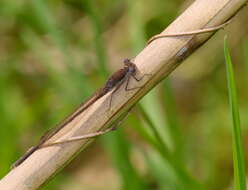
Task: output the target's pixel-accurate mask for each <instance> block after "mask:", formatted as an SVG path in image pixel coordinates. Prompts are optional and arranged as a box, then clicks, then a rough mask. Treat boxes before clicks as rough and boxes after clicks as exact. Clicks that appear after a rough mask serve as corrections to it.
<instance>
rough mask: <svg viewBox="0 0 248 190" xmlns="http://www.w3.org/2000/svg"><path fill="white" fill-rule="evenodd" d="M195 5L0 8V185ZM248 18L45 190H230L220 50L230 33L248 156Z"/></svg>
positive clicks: (108, 0)
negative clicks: (15, 164) (0, 180)
mask: <svg viewBox="0 0 248 190" xmlns="http://www.w3.org/2000/svg"><path fill="white" fill-rule="evenodd" d="M189 4H190V2H187V4H186V3H185V2H184V1H182V0H176V1H175V0H174V1H172V0H171V1H169V0H167V1H162V0H153V1H152V0H132V1H131V0H126V1H121V0H115V1H114V0H97V1H91V0H62V1H58V0H55V1H49V0H33V1H21V0H1V2H0V34H1V35H0V42H1V43H0V118H1V127H0V141H1V143H0V152H1V156H0V175H1V177H3V176H4V175H5V174H6V173H7V172H8V170H9V167H10V165H11V164H12V163H13V162H14V161H15V160H16V159H18V157H19V156H21V155H22V154H23V153H24V152H25V151H26V150H27V149H28V148H29V147H30V146H32V145H34V144H35V143H36V142H37V141H38V139H39V137H40V136H41V135H42V134H43V133H44V132H45V131H46V130H47V129H48V128H51V127H52V126H54V125H55V124H56V123H58V122H59V121H60V120H62V119H63V118H64V117H65V116H66V115H68V114H69V113H70V112H71V111H72V110H73V108H74V107H75V106H76V105H78V104H79V103H80V102H81V101H83V100H84V99H85V98H86V97H88V96H89V95H90V94H91V93H93V92H94V90H95V89H97V88H99V87H100V86H101V85H102V84H103V83H104V81H105V79H106V78H107V76H108V74H109V73H110V72H112V71H114V70H116V69H118V68H120V67H122V60H123V59H124V58H126V57H129V58H132V57H134V56H135V55H136V53H137V52H139V51H140V50H142V48H143V47H144V46H145V42H146V40H147V39H148V38H149V37H151V36H152V35H154V34H157V33H159V32H161V30H163V28H165V27H166V26H167V25H168V24H169V23H170V22H172V21H173V19H174V18H176V16H177V15H178V14H180V12H182V11H183V10H184V9H185V8H186V7H187V6H188V5H189ZM247 16H248V12H247V8H244V10H243V11H241V12H240V14H239V15H238V16H236V17H235V19H234V21H233V23H232V24H230V26H228V27H227V28H226V29H225V30H224V31H220V32H218V33H217V34H216V35H215V36H214V37H213V38H212V39H211V40H209V41H208V42H207V44H205V45H204V46H203V47H202V48H200V49H199V50H198V51H197V52H196V53H195V54H194V55H192V56H191V57H190V58H188V59H187V60H186V61H185V62H184V63H183V64H182V65H181V66H180V67H179V68H178V69H177V70H176V71H174V72H173V74H172V75H171V76H170V77H169V80H166V81H164V82H162V84H161V85H159V86H157V87H156V89H154V90H153V91H152V92H151V93H150V94H149V95H148V96H146V97H145V98H144V100H142V103H141V106H139V107H137V109H136V110H135V111H134V112H133V113H132V114H131V115H130V117H129V119H128V120H127V121H126V122H124V124H123V125H124V126H122V127H121V128H120V130H118V131H117V132H114V133H113V134H109V135H106V137H104V138H101V140H99V141H97V143H94V144H92V145H91V146H90V147H89V148H88V149H87V150H85V151H84V152H82V153H81V154H80V155H79V156H78V157H77V158H76V159H75V160H74V161H72V163H71V164H70V165H69V166H67V167H66V168H65V169H64V170H63V171H62V172H60V173H59V174H58V175H57V176H56V177H55V178H54V179H53V180H52V181H51V182H49V184H47V185H46V186H44V187H43V189H53V190H54V189H60V190H61V189H62V190H66V189H70V190H77V189H82V188H84V189H97V190H101V189H128V190H130V189H135V190H136V189H172V190H173V189H211V190H215V189H216V190H220V189H228V188H230V187H231V186H232V185H233V171H232V128H231V124H232V122H231V119H230V115H229V108H228V96H227V87H226V79H225V65H224V56H223V51H222V49H223V48H222V46H223V44H222V42H223V36H224V34H225V33H228V35H229V39H230V47H231V49H232V52H233V54H232V58H233V62H234V63H235V65H234V72H235V76H236V84H237V90H238V95H239V103H240V104H239V106H240V114H241V126H242V127H243V131H242V134H243V137H244V145H245V149H247V145H248V136H247V125H248V119H247V117H246V115H247V114H248V109H247V108H248V103H247V96H248V92H247V88H246V86H247V82H248V78H247V73H248V36H247V31H248V25H247V24H245V23H246V22H247ZM245 154H246V152H245ZM245 156H246V157H245V158H246V160H247V154H246V155H245Z"/></svg>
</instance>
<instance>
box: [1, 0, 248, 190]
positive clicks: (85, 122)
mask: <svg viewBox="0 0 248 190" xmlns="http://www.w3.org/2000/svg"><path fill="white" fill-rule="evenodd" d="M246 3H247V0H208V1H206V0H196V1H194V3H193V4H192V5H191V6H190V7H189V8H188V9H187V10H185V12H183V13H182V14H181V15H180V16H179V17H178V18H177V19H176V20H175V21H174V22H173V23H172V24H170V26H169V27H167V29H166V30H165V31H164V32H163V33H162V34H167V33H171V34H172V33H179V32H182V31H194V30H199V29H203V28H210V27H213V26H218V25H220V24H222V23H224V22H226V21H227V20H229V19H230V18H231V17H233V16H234V15H235V14H236V13H237V12H238V11H239V9H240V8H241V7H242V6H244V5H245V4H246ZM211 35H212V33H211V34H209V33H206V34H201V35H193V36H187V37H176V38H175V37H173V38H163V40H156V41H153V43H151V44H149V45H148V46H147V47H146V48H145V49H144V50H142V52H140V53H139V55H137V57H136V58H135V61H134V62H135V64H136V66H137V68H138V71H139V73H138V75H137V76H138V77H139V76H143V75H144V74H146V73H149V74H152V77H146V78H144V79H143V80H142V81H140V82H137V81H135V80H134V79H131V80H130V87H136V86H140V85H145V86H144V87H143V88H140V89H137V90H133V91H128V92H127V91H125V89H124V85H123V86H122V87H120V89H119V90H118V91H117V92H116V94H115V97H118V98H114V99H113V102H112V106H111V111H107V109H108V103H109V98H110V95H111V93H109V94H107V95H105V96H104V97H102V98H101V99H99V100H98V101H96V102H95V103H94V105H93V106H91V107H89V109H88V111H87V112H83V113H82V114H80V115H79V117H78V118H77V119H76V120H74V121H73V122H71V123H70V125H68V126H66V127H65V128H63V129H62V130H60V131H59V133H57V134H55V135H54V136H53V137H52V138H51V139H49V140H48V141H47V142H46V143H45V144H48V143H52V142H57V141H61V140H65V139H68V138H71V137H74V136H78V135H84V134H89V133H94V132H97V131H100V130H101V129H104V128H106V127H107V126H108V125H109V123H110V122H112V121H114V120H115V119H116V118H118V116H119V115H120V114H121V113H124V112H125V111H127V110H128V108H130V107H131V106H132V105H133V104H134V103H135V102H137V101H138V100H139V99H140V98H141V97H143V96H144V95H145V94H146V93H147V92H148V91H149V90H151V89H152V88H153V87H154V86H155V85H156V84H157V83H159V81H161V80H162V79H163V78H164V77H166V76H167V75H168V74H169V73H171V72H172V71H173V70H174V69H175V68H176V67H177V66H178V65H179V63H180V62H181V61H183V60H184V59H185V58H186V57H187V56H189V55H190V54H191V53H193V52H194V51H195V50H196V49H197V48H198V47H199V46H201V45H202V44H203V43H204V42H206V41H207V40H208V39H209V38H210V37H211ZM89 142H90V141H89V140H82V141H77V142H73V143H66V144H61V145H58V146H51V147H47V148H42V149H39V150H37V151H35V152H34V153H33V154H32V155H31V156H30V157H29V158H28V159H27V160H26V161H25V162H24V163H22V164H21V165H20V166H19V167H17V168H15V169H13V170H11V171H10V172H9V173H8V174H7V175H6V176H5V177H4V178H3V179H2V180H1V181H0V189H4V190H16V189H18V190H34V189H38V188H39V187H40V186H41V185H42V184H43V183H45V182H46V181H47V180H48V179H49V178H50V177H51V176H52V175H54V174H55V173H56V172H57V171H58V170H60V169H61V168H62V167H63V166H64V165H65V163H66V162H68V161H69V160H70V159H72V157H73V156H74V155H75V154H77V153H78V152H79V151H80V150H81V149H82V148H85V147H86V145H87V144H88V143H89Z"/></svg>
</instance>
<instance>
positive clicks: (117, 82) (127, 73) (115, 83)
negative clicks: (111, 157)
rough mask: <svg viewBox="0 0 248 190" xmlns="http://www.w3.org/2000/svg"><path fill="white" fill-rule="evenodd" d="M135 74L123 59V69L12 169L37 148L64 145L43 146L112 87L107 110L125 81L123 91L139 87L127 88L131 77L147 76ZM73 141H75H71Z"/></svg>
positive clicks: (130, 63)
mask: <svg viewBox="0 0 248 190" xmlns="http://www.w3.org/2000/svg"><path fill="white" fill-rule="evenodd" d="M136 72H137V67H136V65H135V64H134V63H132V62H131V60H130V59H125V60H124V68H122V69H120V70H118V71H116V72H115V73H114V74H112V75H111V76H110V77H109V79H108V80H107V82H106V84H105V85H104V87H103V88H100V89H99V90H98V91H96V93H95V94H94V95H93V96H92V97H90V98H89V99H88V100H87V101H86V102H84V103H82V104H81V105H80V106H79V107H78V108H77V109H76V110H75V111H74V112H73V113H72V114H71V115H70V116H68V117H67V118H66V119H65V120H64V121H62V122H61V123H60V124H58V125H57V126H56V127H55V128H53V129H52V130H50V131H48V132H47V133H46V134H45V135H43V136H42V137H41V139H40V141H39V143H38V145H36V146H33V147H31V148H30V149H29V150H28V151H27V152H26V153H25V154H24V155H23V156H22V157H21V158H20V159H19V160H17V161H16V162H15V163H14V164H13V165H12V168H15V167H17V166H18V165H20V164H21V163H22V162H24V161H25V160H26V159H27V158H28V157H29V156H30V155H31V154H32V153H34V152H35V151H36V150H38V149H39V148H42V147H47V146H52V145H55V144H61V143H65V141H64V142H61V143H60V142H56V143H50V144H47V145H43V144H44V143H45V142H46V141H47V140H48V139H50V138H51V137H52V136H54V135H55V134H56V133H58V132H59V131H60V130H61V129H62V128H64V127H65V126H66V125H68V124H69V123H70V122H72V121H73V120H74V119H76V118H77V116H79V115H80V114H81V113H82V112H84V111H85V110H86V109H87V108H89V107H90V106H91V105H92V104H94V102H96V101H97V100H98V99H100V98H101V97H103V96H104V95H106V94H107V93H108V92H110V91H111V90H112V89H113V88H114V87H116V88H115V89H114V91H113V92H112V94H111V96H110V102H109V108H108V109H110V108H111V104H112V99H113V95H114V94H115V92H116V91H117V90H118V89H119V88H120V87H121V85H122V84H123V83H124V82H125V81H126V80H127V83H126V86H125V90H126V91H130V90H134V89H137V88H140V87H134V88H128V84H129V81H130V78H131V77H133V78H134V79H135V80H136V81H140V80H142V78H143V77H144V76H145V75H147V74H145V75H143V76H142V77H141V78H140V79H138V78H137V77H136V76H135V74H136ZM113 129H114V128H113ZM113 129H107V130H105V131H100V132H96V133H92V134H88V135H83V136H81V137H80V136H79V137H74V138H78V139H79V140H81V139H85V138H92V137H96V136H99V135H101V134H104V133H107V132H109V131H111V130H113ZM72 141H75V140H72ZM68 142H70V139H68Z"/></svg>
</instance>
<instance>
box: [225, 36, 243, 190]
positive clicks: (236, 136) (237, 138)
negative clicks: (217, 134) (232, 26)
mask: <svg viewBox="0 0 248 190" xmlns="http://www.w3.org/2000/svg"><path fill="white" fill-rule="evenodd" d="M224 54H225V60H226V70H227V71H226V72H227V82H228V94H229V104H230V109H231V113H232V119H233V162H234V183H235V189H236V190H245V189H246V180H245V177H246V176H245V163H244V153H243V145H242V136H241V128H240V117H239V108H238V101H237V94H236V87H235V79H234V74H233V69H232V61H231V56H230V53H229V50H228V46H227V40H226V37H225V40H224Z"/></svg>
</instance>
